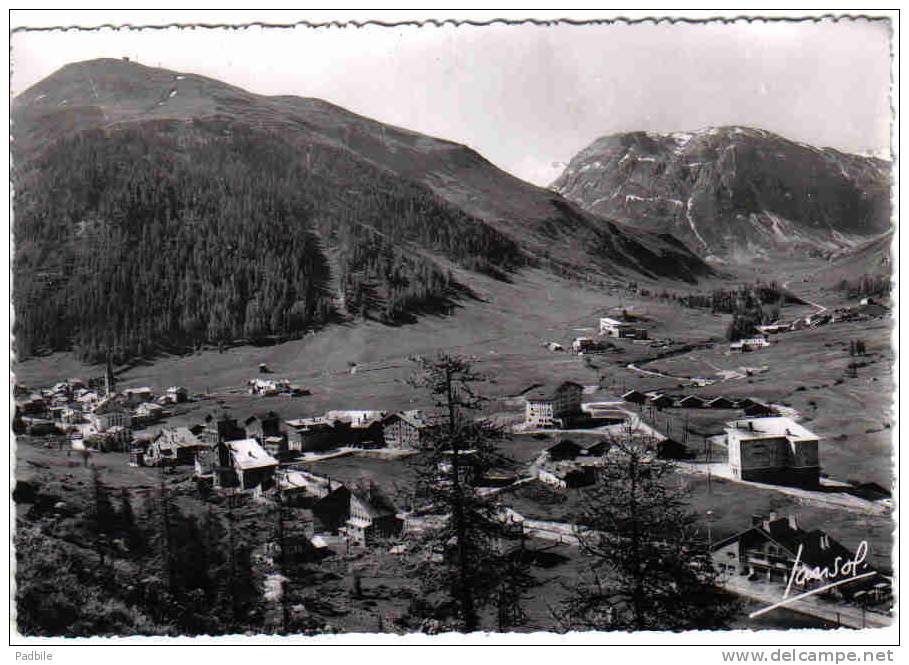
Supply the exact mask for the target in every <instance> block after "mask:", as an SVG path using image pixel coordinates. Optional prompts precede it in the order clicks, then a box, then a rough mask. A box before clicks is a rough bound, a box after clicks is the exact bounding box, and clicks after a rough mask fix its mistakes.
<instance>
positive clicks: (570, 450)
mask: <svg viewBox="0 0 909 665" xmlns="http://www.w3.org/2000/svg"><path fill="white" fill-rule="evenodd" d="M583 453H584V448H582V447H581V446H579V445H578V444H576V443H575V442H574V441H571V440H570V439H563V440H561V441H559V442H558V443H557V444H555V445H554V446H550V447H549V448H547V449H546V455H547V457H548V458H549V459H550V460H551V461H553V462H564V461H566V460H573V459H575V458H577V457H579V456H580V455H582V454H583Z"/></svg>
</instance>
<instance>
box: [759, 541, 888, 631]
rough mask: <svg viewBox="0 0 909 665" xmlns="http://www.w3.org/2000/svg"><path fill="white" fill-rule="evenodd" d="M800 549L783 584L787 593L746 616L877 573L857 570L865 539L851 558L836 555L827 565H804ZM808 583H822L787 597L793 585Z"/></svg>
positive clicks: (862, 558)
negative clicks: (786, 581)
mask: <svg viewBox="0 0 909 665" xmlns="http://www.w3.org/2000/svg"><path fill="white" fill-rule="evenodd" d="M803 552H804V546H803V545H801V544H800V545H799V550H798V552H797V553H796V555H795V561H794V562H793V564H792V570H791V572H790V574H789V582H788V583H787V584H786V592H785V593H784V594H783V599H782V600H781V601H780V602H778V603H774V604H773V605H770V606H769V607H765V608H763V609H760V610H758V611H756V612H752V613H751V614H749V615H748V616H749V617H751V618H754V617H756V616H759V615H761V614H765V613H767V612H769V611H771V610H775V609H776V608H778V607H783V606H784V605H788V604H790V603H793V602H795V601H797V600H800V599H802V598H807V597H808V596H813V595H814V594H816V593H821V592H822V591H826V590H827V589H832V588H834V587H837V586H839V585H841V584H846V583H847V582H852V581H855V580H860V579H863V578H866V577H872V576H874V575H877V572H876V571H874V570H872V571H870V572H867V573H860V572H859V571H860V570H861V569H862V567H864V565H865V559H866V558H868V542H867V541H865V540H863V541H862V542H861V543H859V546H858V547H857V548H856V550H855V556H853V557H851V558H849V557H843V556H837V557H836V558H835V559H834V560H833V562H832V563H831V564H829V565H827V566H809V565H807V564H806V563H804V562H803V561H802V553H803ZM809 582H822V584H821V586H819V587H816V588H814V589H810V590H809V591H805V592H804V593H800V594H799V595H797V596H791V597H790V595H789V593H790V592H791V591H792V585H793V584H797V585H798V586H802V587H803V586H805V585H806V584H808V583H809Z"/></svg>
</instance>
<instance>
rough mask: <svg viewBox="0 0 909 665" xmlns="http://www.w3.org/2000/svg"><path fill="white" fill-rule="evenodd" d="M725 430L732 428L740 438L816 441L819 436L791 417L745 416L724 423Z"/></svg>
mask: <svg viewBox="0 0 909 665" xmlns="http://www.w3.org/2000/svg"><path fill="white" fill-rule="evenodd" d="M726 428H727V430H734V431H735V432H736V434H737V435H738V437H739V438H740V439H742V440H748V439H766V438H770V437H786V438H788V439H789V440H791V441H817V440H818V439H820V437H819V436H818V435H817V434H815V433H814V432H812V431H811V430H809V429H807V428H805V427H803V426H802V425H799V424H798V423H797V422H795V421H794V420H793V419H792V418H788V417H785V416H779V417H775V418H745V419H742V420H732V421H730V422H728V423H726Z"/></svg>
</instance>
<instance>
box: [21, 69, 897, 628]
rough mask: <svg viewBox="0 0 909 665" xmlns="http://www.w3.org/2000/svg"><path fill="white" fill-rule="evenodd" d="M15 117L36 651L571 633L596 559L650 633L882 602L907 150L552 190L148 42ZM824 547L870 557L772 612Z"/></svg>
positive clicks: (635, 162)
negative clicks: (336, 635) (134, 57)
mask: <svg viewBox="0 0 909 665" xmlns="http://www.w3.org/2000/svg"><path fill="white" fill-rule="evenodd" d="M12 115H13V135H14V141H13V153H14V158H15V159H14V161H15V165H16V166H15V170H14V172H13V174H12V176H11V177H12V178H13V180H14V184H15V186H16V192H17V195H16V197H15V199H14V201H13V213H14V224H13V236H14V240H15V245H14V251H13V271H12V272H13V305H14V308H15V313H14V314H15V319H14V326H13V337H14V340H13V350H14V353H15V354H18V355H16V356H15V357H14V362H13V365H12V368H11V373H12V378H13V383H14V385H13V393H14V397H15V403H14V407H13V409H14V412H13V417H12V419H11V420H12V424H13V431H14V433H15V435H16V437H15V438H14V439H13V450H12V457H11V459H12V463H13V464H14V474H15V479H16V482H17V486H16V489H15V493H14V499H15V502H16V516H17V534H16V539H17V540H16V547H17V553H18V556H19V559H18V562H19V575H20V577H19V579H20V580H21V584H20V587H19V589H20V591H19V593H20V595H21V596H22V598H24V599H25V601H24V605H23V607H24V609H25V610H26V613H25V614H23V616H24V617H25V619H24V622H25V625H26V626H27V627H28V628H30V629H32V630H33V631H34V632H35V633H36V634H94V633H98V632H102V633H104V634H116V633H117V632H118V631H120V632H124V631H125V632H126V633H140V634H183V633H187V634H205V633H230V632H236V633H254V632H272V633H283V634H288V633H294V632H300V633H305V634H318V633H331V632H356V631H365V632H372V631H377V632H395V633H407V632H414V631H422V632H426V633H437V632H444V631H446V630H464V631H466V632H470V631H472V630H475V629H478V628H480V627H484V628H487V627H491V626H493V625H495V626H496V627H497V629H498V630H500V631H505V630H508V629H514V630H522V631H530V630H545V631H558V630H563V629H566V628H565V626H566V624H564V623H563V620H564V619H565V617H566V616H568V615H567V614H565V613H562V614H560V612H562V611H563V610H564V611H565V612H568V610H566V609H565V608H566V607H569V605H570V601H571V600H572V599H576V598H577V596H576V595H574V594H575V592H576V591H578V589H574V590H571V589H570V588H569V587H570V586H571V585H581V584H582V580H584V579H585V575H586V574H587V573H588V572H590V571H592V570H593V569H594V568H593V567H592V560H591V559H590V557H599V559H600V562H601V563H602V562H607V563H608V564H609V566H607V568H609V572H608V574H607V576H608V577H609V580H608V581H609V582H610V583H617V584H619V583H623V582H627V580H628V577H627V576H629V575H630V576H632V577H635V576H636V579H637V586H635V587H634V591H633V593H632V595H633V596H634V598H635V599H636V600H635V601H634V602H636V603H638V604H640V603H641V602H643V601H642V599H643V598H644V597H645V596H647V595H648V594H646V593H641V589H642V588H644V586H645V585H647V584H651V583H653V584H654V586H653V587H652V588H651V592H652V593H653V594H655V595H656V596H661V594H663V593H669V594H670V595H671V600H670V601H667V605H666V607H662V608H657V609H655V610H653V611H654V615H653V617H654V618H653V619H652V621H653V623H652V624H650V625H649V626H647V625H645V624H644V623H643V620H642V616H643V614H642V612H643V610H641V611H638V613H637V615H636V616H635V617H634V621H636V622H637V623H633V624H628V625H632V626H633V627H634V628H635V629H644V628H645V627H649V628H657V629H660V630H687V629H692V628H695V629H713V628H716V627H744V628H766V627H775V626H790V627H791V626H794V625H809V626H815V627H832V623H831V621H833V622H835V623H837V624H842V625H845V626H847V627H851V628H858V627H861V626H859V625H857V622H859V621H862V622H864V620H865V612H866V610H867V611H869V612H873V613H874V620H875V622H877V624H885V623H888V622H889V621H890V619H891V616H890V609H891V604H892V592H893V587H892V583H893V559H892V550H893V543H894V525H895V524H894V520H893V517H892V511H893V506H894V499H893V496H892V488H893V477H894V472H895V464H894V452H895V451H894V446H895V436H894V434H895V427H896V422H895V414H894V412H893V404H894V401H893V394H894V389H895V377H894V375H893V367H894V362H895V346H894V341H893V337H892V333H893V328H894V320H895V317H896V316H897V312H896V311H895V309H896V308H895V303H894V301H893V300H891V295H890V289H891V285H890V278H891V273H892V263H891V256H890V251H891V247H890V242H891V240H892V238H893V228H892V226H891V224H890V207H889V206H890V204H889V191H890V182H889V179H888V178H889V165H888V164H887V163H886V162H883V161H882V160H877V159H873V158H867V157H861V156H857V155H847V154H844V153H841V152H839V151H836V150H832V149H827V148H816V147H812V146H808V145H806V144H803V143H800V142H798V141H791V140H789V139H786V138H784V137H781V136H777V135H775V134H771V133H770V132H766V131H764V130H761V129H756V128H748V127H738V126H732V127H718V128H709V129H705V130H698V131H696V132H689V133H674V134H656V133H652V132H631V133H625V134H615V135H608V136H604V137H602V138H600V139H597V140H595V141H594V142H593V143H592V144H590V145H589V146H588V148H586V149H585V150H583V151H581V152H580V153H578V154H577V155H576V156H575V158H574V159H572V160H571V161H570V163H569V164H568V165H567V167H566V168H565V171H564V173H563V174H562V176H561V177H560V178H559V179H558V180H556V182H555V183H553V185H552V187H550V188H548V189H547V188H543V187H537V186H534V185H531V184H529V183H526V182H523V181H521V180H519V179H517V178H515V177H514V176H512V175H510V174H509V173H506V172H505V171H502V170H500V169H498V168H497V167H495V166H494V165H493V164H492V163H491V162H489V161H487V160H486V159H485V158H484V157H483V156H482V155H480V154H479V153H477V152H475V151H474V150H472V149H471V148H469V147H467V146H465V145H459V144H457V143H453V142H451V141H447V140H445V139H441V138H435V137H431V136H426V135H422V134H418V133H416V132H413V131H410V130H408V129H404V128H400V127H394V126H391V125H386V124H383V123H380V122H377V121H375V120H372V119H370V118H367V117H364V116H360V115H357V114H355V113H352V112H351V111H348V110H346V109H344V108H341V107H339V106H336V105H334V104H331V103H329V102H326V101H323V100H320V99H314V98H308V97H294V96H267V95H257V94H253V93H251V92H248V91H246V90H242V89H240V88H237V87H234V86H232V85H229V84H227V83H224V82H221V81H217V80H214V79H210V78H207V77H204V76H200V75H196V74H192V73H178V72H175V71H171V70H167V69H162V68H155V67H147V66H144V65H139V64H138V63H135V62H131V61H130V60H129V59H128V58H125V59H123V60H111V59H99V60H92V61H86V62H82V63H72V64H69V65H66V66H65V67H63V68H62V69H59V70H58V71H57V72H55V73H54V74H52V75H51V76H49V77H47V78H46V79H44V80H42V81H41V82H39V83H37V84H35V85H34V86H32V87H31V88H29V89H28V90H26V91H25V92H23V93H22V94H20V95H18V96H17V97H16V99H15V100H14V101H13V106H12ZM629 525H630V526H629ZM657 534H659V535H657ZM470 539H472V540H470ZM632 540H633V541H634V543H633V547H630V548H629V547H628V546H627V545H628V542H629V541H632ZM468 541H469V542H468ZM455 544H456V547H455V546H454V545H455ZM598 547H603V548H607V550H609V548H611V551H612V553H613V554H612V555H604V553H603V551H602V550H600V551H599V552H598ZM805 548H807V550H808V552H807V554H806V556H808V557H810V561H809V562H808V563H810V564H811V565H813V566H815V567H816V568H818V569H819V568H823V567H824V566H829V565H833V566H834V567H836V564H835V562H836V561H839V560H842V559H843V557H844V556H845V554H844V553H847V552H863V553H864V556H865V558H864V559H863V561H862V562H861V564H862V565H863V566H864V567H865V568H864V569H868V570H870V572H868V573H867V574H866V575H865V576H863V577H862V578H861V580H865V581H861V580H851V579H839V580H838V583H837V584H838V585H839V584H844V585H846V586H844V587H843V589H842V590H841V591H838V592H836V593H825V595H824V596H823V599H822V604H824V606H823V608H821V609H819V608H820V607H821V606H820V605H818V604H816V603H805V604H803V605H801V606H799V607H798V608H796V607H795V606H793V607H792V608H791V609H798V611H799V612H801V614H800V615H798V616H795V615H794V614H792V613H791V612H789V611H788V610H786V609H781V610H779V611H776V610H774V612H773V613H772V614H771V615H770V616H768V615H757V616H752V614H753V611H754V610H755V609H756V608H757V605H756V603H755V599H757V600H758V601H762V602H763V601H766V600H767V599H768V598H775V597H776V596H777V595H778V592H779V591H780V589H779V588H778V587H779V585H780V583H781V582H785V576H784V575H781V572H785V571H786V570H788V569H789V567H791V566H794V567H798V566H799V565H800V564H801V565H808V563H806V562H805V561H804V560H801V558H800V557H801V554H802V550H803V549H805ZM796 552H798V554H796ZM613 555H615V556H613ZM622 557H624V559H622ZM645 559H649V563H648V565H650V564H653V565H654V566H655V568H653V570H655V571H656V576H657V577H656V579H655V580H650V579H645V578H649V576H650V573H649V572H648V573H647V574H646V575H645V574H644V573H643V572H642V571H643V570H644V568H642V567H641V562H642V561H644V560H645ZM622 560H624V564H622ZM58 564H60V565H58ZM71 564H72V565H71ZM622 565H625V568H624V569H623V568H622ZM856 565H858V564H856ZM864 569H863V570H864ZM647 570H648V571H649V570H651V569H650V568H648V569H647ZM853 572H855V571H853ZM660 575H664V577H662V578H660V577H659V576H660ZM58 578H59V579H60V580H63V581H62V582H60V583H59V585H58V582H57V581H58ZM872 578H873V579H872ZM859 582H861V584H860V585H857V583H859ZM585 583H586V582H585ZM685 584H691V586H690V587H686V588H685V590H684V591H680V589H682V587H683V586H684V585H685ZM49 585H50V586H49ZM800 585H801V588H800V590H801V591H806V590H810V594H814V593H816V592H817V593H819V592H821V591H824V589H820V588H817V587H812V586H811V584H810V582H809V583H805V584H802V583H800ZM58 587H59V588H58ZM61 589H62V590H63V591H61ZM455 589H459V591H457V593H454V594H453V595H451V597H449V596H448V595H446V594H449V592H453V590H455ZM471 589H473V590H474V591H475V592H476V593H477V594H478V596H477V598H480V597H481V596H482V602H479V601H477V602H478V603H479V604H478V605H477V606H476V608H474V605H473V603H474V599H473V598H472V597H471V594H472V593H474V591H471ZM73 590H77V591H78V594H76V592H75V591H73ZM491 590H493V591H491ZM70 592H72V593H70ZM483 594H491V595H485V596H483ZM635 594H636V595H635ZM22 598H20V601H21V600H22ZM704 599H706V600H704ZM735 599H738V600H737V601H736V600H735ZM611 602H612V600H610V603H611ZM648 602H649V601H648ZM818 602H819V603H821V600H818ZM58 606H60V608H62V609H59V608H58ZM83 606H85V607H89V608H91V609H90V611H87V612H85V619H84V622H83V618H82V617H81V607H83ZM838 606H842V607H844V608H846V610H848V611H844V612H843V618H842V621H841V620H840V614H839V613H837V612H836V611H835V608H836V607H838ZM831 607H832V608H833V609H831ZM477 608H478V609H477ZM558 608H561V609H558ZM616 608H618V610H616ZM621 608H622V604H621V603H616V604H612V605H609V607H608V612H606V614H609V615H610V616H612V613H613V611H614V610H615V611H617V612H619V614H621V613H622V611H623V610H622V609H621ZM475 609H476V611H475ZM557 609H558V611H557ZM600 609H602V608H600ZM667 609H668V611H667ZM638 610H640V608H638ZM727 610H728V611H727ZM821 610H823V611H821ZM647 611H650V610H647ZM701 612H703V614H701ZM690 613H693V614H691V615H690V616H689V614H690ZM474 614H476V616H474ZM596 614H597V616H596V618H595V623H594V627H596V628H602V627H603V626H604V625H606V626H608V627H610V628H612V629H614V628H616V627H618V628H622V624H620V623H617V624H612V623H609V622H611V621H613V619H611V618H610V619H608V620H607V619H604V618H603V616H600V615H599V612H597V613H596ZM629 616H631V615H629ZM831 617H834V619H833V620H832V619H831ZM859 617H860V618H859ZM569 618H570V617H569ZM603 621H606V623H605V624H604V623H603ZM877 624H876V625H877ZM628 625H625V626H624V627H625V628H627V627H628ZM589 628H590V626H587V629H589ZM55 631H56V633H55Z"/></svg>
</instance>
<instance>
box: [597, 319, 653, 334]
mask: <svg viewBox="0 0 909 665" xmlns="http://www.w3.org/2000/svg"><path fill="white" fill-rule="evenodd" d="M600 334H601V335H606V336H607V337H623V338H629V339H647V329H646V328H640V327H637V326H635V325H634V324H633V323H632V322H631V321H619V320H618V319H611V318H609V317H603V318H601V319H600Z"/></svg>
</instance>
